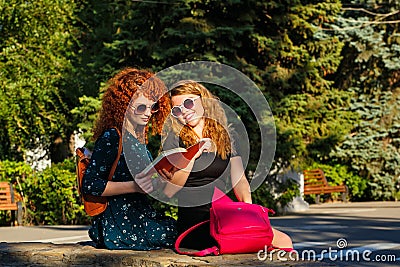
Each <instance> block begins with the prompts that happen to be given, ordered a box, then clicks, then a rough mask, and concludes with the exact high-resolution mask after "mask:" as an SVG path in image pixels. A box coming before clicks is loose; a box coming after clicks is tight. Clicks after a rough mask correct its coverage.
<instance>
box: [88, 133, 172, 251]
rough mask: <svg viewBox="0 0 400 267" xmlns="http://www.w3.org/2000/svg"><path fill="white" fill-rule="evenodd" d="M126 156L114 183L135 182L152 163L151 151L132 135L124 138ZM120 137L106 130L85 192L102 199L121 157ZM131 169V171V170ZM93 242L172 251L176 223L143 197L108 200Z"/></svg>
mask: <svg viewBox="0 0 400 267" xmlns="http://www.w3.org/2000/svg"><path fill="white" fill-rule="evenodd" d="M124 138H126V139H125V140H124V146H123V152H122V154H121V156H120V159H119V162H118V165H117V168H116V170H115V173H114V176H113V181H132V180H133V177H132V175H131V173H130V171H129V169H130V170H131V171H132V172H133V174H137V173H140V171H142V170H143V169H144V168H145V167H146V166H147V165H148V164H149V163H150V159H149V156H148V150H147V148H146V146H145V145H144V144H142V143H140V142H139V141H138V140H137V139H136V138H135V137H133V136H132V135H130V134H127V135H126V136H124ZM118 142H119V136H118V133H117V131H116V130H115V129H109V130H106V131H105V132H104V133H103V135H102V136H100V137H99V138H98V139H97V141H96V144H95V148H94V150H93V154H92V158H91V161H90V165H89V166H88V169H87V171H86V174H85V177H84V179H83V190H84V192H85V193H89V194H92V195H95V196H100V195H101V194H102V193H103V191H104V189H105V187H106V184H107V178H108V174H109V172H110V169H111V166H112V164H113V162H114V160H115V158H116V157H117V153H118ZM128 165H129V168H128ZM89 236H90V238H91V239H92V240H93V241H94V242H95V243H96V245H97V247H102V248H108V249H133V250H151V249H160V248H163V247H172V246H173V245H174V242H175V239H176V237H177V231H176V224H175V220H173V219H172V218H170V217H167V216H164V215H162V214H160V213H159V212H157V211H155V210H154V208H153V207H152V206H151V205H150V203H149V201H148V198H147V196H146V195H144V194H141V193H133V194H124V195H118V196H111V197H108V206H107V209H106V210H105V211H104V212H103V213H102V214H100V215H98V216H96V217H94V218H93V222H92V226H91V228H90V229H89Z"/></svg>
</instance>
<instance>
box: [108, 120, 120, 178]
mask: <svg viewBox="0 0 400 267" xmlns="http://www.w3.org/2000/svg"><path fill="white" fill-rule="evenodd" d="M114 129H115V130H116V131H117V133H118V136H119V141H118V154H117V158H116V159H115V161H114V163H113V165H112V167H111V170H110V174H109V175H108V181H111V180H112V177H113V176H114V172H115V169H116V168H117V165H118V161H119V158H120V156H121V153H122V136H121V132H120V131H119V130H118V129H117V128H116V127H114Z"/></svg>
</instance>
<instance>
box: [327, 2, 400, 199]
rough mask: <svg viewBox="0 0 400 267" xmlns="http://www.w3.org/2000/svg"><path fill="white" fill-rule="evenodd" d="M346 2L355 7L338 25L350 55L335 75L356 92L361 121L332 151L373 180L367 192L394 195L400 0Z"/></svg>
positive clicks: (355, 106)
mask: <svg viewBox="0 0 400 267" xmlns="http://www.w3.org/2000/svg"><path fill="white" fill-rule="evenodd" d="M343 2H344V3H347V4H348V5H350V7H353V6H354V8H347V9H345V10H344V12H343V13H342V15H341V16H340V17H339V18H338V21H337V25H336V28H335V29H337V31H336V34H337V36H339V37H340V38H341V39H342V40H343V41H344V42H345V48H344V50H343V54H344V55H346V57H345V60H343V61H342V62H341V66H340V69H339V71H338V72H337V73H336V74H335V76H336V77H335V79H336V83H337V85H338V86H339V87H341V88H348V90H349V91H352V92H354V93H355V95H356V97H355V98H354V99H353V100H352V103H351V109H352V110H353V111H354V112H356V113H357V114H358V115H359V117H360V121H359V122H358V123H356V124H354V125H353V129H352V130H351V133H350V134H349V135H348V136H347V137H346V140H345V141H344V142H343V143H342V144H340V145H338V147H337V149H336V152H333V153H332V154H331V157H332V160H335V159H337V160H338V161H339V162H342V164H346V165H348V166H349V167H351V168H352V169H353V170H354V171H355V172H357V173H358V174H359V175H360V176H362V177H365V178H367V179H368V180H369V191H370V192H371V195H367V196H365V197H368V198H371V199H385V200H389V199H393V198H394V195H395V194H396V191H399V188H398V185H399V184H400V174H399V164H400V157H399V156H400V150H399V148H400V145H399V136H400V129H399V123H400V115H399V114H400V109H399V106H400V98H399V92H400V91H399V88H400V79H399V78H400V76H399V74H400V72H399V70H400V62H399V60H398V59H399V57H400V51H399V45H400V35H399V33H398V29H399V22H398V19H399V18H400V14H399V12H398V10H399V3H398V2H396V1H389V2H381V1H365V2H363V1H362V2H359V1H343ZM377 5H378V6H379V9H376V8H375V7H376V6H377ZM371 10H374V11H375V10H376V12H372V11H371ZM396 20H397V22H396ZM393 22H395V23H393ZM344 29H345V30H344Z"/></svg>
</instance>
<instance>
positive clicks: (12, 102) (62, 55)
mask: <svg viewBox="0 0 400 267" xmlns="http://www.w3.org/2000/svg"><path fill="white" fill-rule="evenodd" d="M0 7H1V10H0V35H1V42H0V51H1V53H0V69H1V71H0V87H1V88H2V90H1V91H0V99H1V101H0V103H1V104H0V110H1V111H0V121H1V123H2V125H3V127H2V128H1V130H0V136H1V142H0V143H1V146H0V151H1V153H0V155H1V156H0V159H3V160H4V159H16V160H22V159H23V156H24V152H25V150H26V149H32V148H35V147H37V146H39V144H41V145H44V146H45V148H47V149H48V150H49V149H50V146H51V145H52V143H53V141H54V140H55V139H56V138H57V137H60V136H61V137H62V138H66V136H67V133H68V124H69V123H68V112H69V107H68V104H69V103H68V101H67V98H66V95H67V94H73V90H70V89H69V90H68V91H67V88H66V86H67V85H68V84H69V81H68V78H69V76H68V74H71V73H72V65H71V62H70V61H69V58H70V57H71V56H73V55H74V52H73V50H72V45H73V43H74V39H73V36H72V33H73V30H74V28H73V23H74V16H73V12H74V11H75V9H76V8H77V5H76V4H75V2H74V1H57V2H54V1H50V0H38V1H19V0H10V1H8V0H7V1H5V0H2V1H0Z"/></svg>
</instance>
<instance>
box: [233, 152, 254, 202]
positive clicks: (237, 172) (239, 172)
mask: <svg viewBox="0 0 400 267" xmlns="http://www.w3.org/2000/svg"><path fill="white" fill-rule="evenodd" d="M230 164H231V180H232V186H233V191H234V193H235V195H236V198H237V199H238V200H239V201H242V202H246V203H252V200H251V191H250V184H249V182H248V181H247V178H246V175H245V174H244V169H243V162H242V158H241V157H240V156H235V157H232V158H231V160H230Z"/></svg>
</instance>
